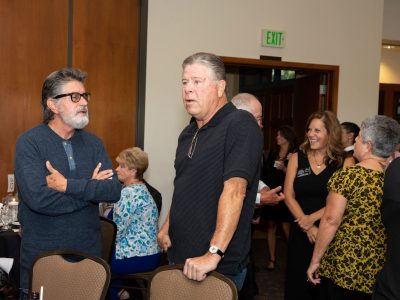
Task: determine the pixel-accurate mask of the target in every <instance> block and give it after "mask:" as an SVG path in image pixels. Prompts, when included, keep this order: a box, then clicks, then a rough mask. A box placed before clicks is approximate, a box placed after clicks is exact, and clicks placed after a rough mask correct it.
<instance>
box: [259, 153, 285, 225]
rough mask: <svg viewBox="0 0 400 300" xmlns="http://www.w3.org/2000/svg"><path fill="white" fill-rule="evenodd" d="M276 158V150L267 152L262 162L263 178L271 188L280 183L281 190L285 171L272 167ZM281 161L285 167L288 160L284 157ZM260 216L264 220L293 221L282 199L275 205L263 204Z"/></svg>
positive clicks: (277, 156)
mask: <svg viewBox="0 0 400 300" xmlns="http://www.w3.org/2000/svg"><path fill="white" fill-rule="evenodd" d="M278 159H279V152H278V151H274V150H272V151H270V152H269V154H268V157H267V160H266V161H265V162H264V164H263V179H264V182H265V183H266V184H267V185H268V186H269V187H270V188H271V189H273V188H276V187H277V186H279V185H280V186H282V191H283V185H284V183H285V175H286V173H285V172H283V171H282V170H278V169H277V168H275V167H274V163H275V161H276V160H278ZM283 162H284V164H285V167H287V164H288V160H287V159H285V160H284V161H283ZM262 218H263V219H265V220H274V221H280V222H287V223H290V222H292V221H293V217H292V214H291V213H290V211H289V209H288V208H287V206H286V204H285V202H284V201H281V202H279V203H278V204H277V205H265V206H264V207H263V208H262Z"/></svg>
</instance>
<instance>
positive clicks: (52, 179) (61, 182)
mask: <svg viewBox="0 0 400 300" xmlns="http://www.w3.org/2000/svg"><path fill="white" fill-rule="evenodd" d="M46 167H47V170H49V172H50V175H47V176H46V181H47V187H48V188H50V189H53V190H56V191H58V192H61V193H65V191H66V190H67V179H66V178H65V177H64V176H63V175H62V174H61V173H60V172H58V171H57V170H56V169H54V168H53V166H52V165H51V163H50V162H49V161H46Z"/></svg>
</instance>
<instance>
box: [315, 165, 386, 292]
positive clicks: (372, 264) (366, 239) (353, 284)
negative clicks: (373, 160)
mask: <svg viewBox="0 0 400 300" xmlns="http://www.w3.org/2000/svg"><path fill="white" fill-rule="evenodd" d="M383 179H384V174H383V172H379V171H374V170H370V169H366V168H363V167H361V166H357V165H356V166H351V167H348V168H343V169H341V170H338V171H336V172H335V173H334V174H333V175H332V177H331V179H330V180H329V182H328V190H330V191H333V192H336V193H338V194H340V195H342V196H343V197H345V198H346V199H347V205H346V209H345V212H344V214H343V218H342V222H341V224H340V226H339V228H338V230H337V232H336V235H335V237H334V239H333V240H332V242H331V243H330V245H329V247H328V249H327V251H326V253H325V255H324V256H323V258H322V262H321V267H320V274H321V275H322V276H324V277H327V278H330V279H331V280H332V281H333V282H334V283H335V284H337V285H339V286H341V287H343V288H345V289H349V290H353V291H360V292H364V293H372V288H373V286H374V284H375V277H376V274H377V273H378V271H379V270H380V269H381V268H382V266H383V263H384V258H385V252H386V232H385V228H384V226H383V224H382V221H381V213H380V206H381V202H382V197H383Z"/></svg>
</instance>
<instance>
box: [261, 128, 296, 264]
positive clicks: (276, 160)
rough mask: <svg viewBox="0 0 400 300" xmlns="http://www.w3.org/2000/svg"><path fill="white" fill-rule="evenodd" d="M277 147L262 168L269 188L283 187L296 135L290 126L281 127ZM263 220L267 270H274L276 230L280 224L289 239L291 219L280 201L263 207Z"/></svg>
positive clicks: (284, 205)
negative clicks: (266, 246) (267, 256)
mask: <svg viewBox="0 0 400 300" xmlns="http://www.w3.org/2000/svg"><path fill="white" fill-rule="evenodd" d="M276 145H277V147H276V148H275V149H273V150H271V151H270V152H269V154H268V158H267V160H266V161H265V163H264V167H263V178H264V180H265V183H266V184H267V185H268V186H269V187H270V188H275V187H277V186H281V187H283V185H284V183H285V174H286V167H287V164H288V161H289V157H290V155H291V154H292V153H293V152H294V151H295V147H296V133H295V132H294V130H293V128H292V127H290V126H286V125H285V126H281V127H280V128H279V129H278V133H277V135H276ZM263 219H265V220H266V221H267V243H268V253H269V260H268V262H267V270H271V271H272V270H274V269H275V246H276V228H277V225H278V223H281V224H282V230H283V233H284V234H285V237H286V239H288V237H289V228H290V222H292V221H293V217H292V215H291V214H290V212H289V210H288V208H287V206H286V204H285V203H284V202H283V201H281V202H279V203H278V204H277V205H273V206H271V205H266V206H264V207H263Z"/></svg>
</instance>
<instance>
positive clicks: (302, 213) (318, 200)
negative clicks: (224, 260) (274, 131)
mask: <svg viewBox="0 0 400 300" xmlns="http://www.w3.org/2000/svg"><path fill="white" fill-rule="evenodd" d="M342 163H343V146H342V143H341V129H340V124H339V121H338V120H337V118H336V116H335V115H334V114H333V113H332V112H330V111H324V112H316V113H313V114H312V115H311V116H310V117H309V118H308V120H307V124H306V135H305V141H304V143H303V144H302V145H301V146H300V150H299V151H298V152H297V153H295V154H293V155H292V156H291V158H290V159H289V164H288V167H287V171H286V179H285V203H286V205H287V206H288V208H289V210H290V212H291V213H292V215H293V217H294V219H295V221H294V223H292V225H291V227H290V234H289V241H288V254H287V269H286V283H285V299H286V300H293V299H295V300H298V299H307V300H313V299H318V298H319V296H320V295H319V294H320V289H321V287H320V286H314V285H312V284H311V283H309V282H307V281H306V272H307V268H308V265H309V263H310V260H311V256H312V252H313V249H314V243H315V240H316V236H317V233H318V224H319V219H320V218H321V217H322V215H323V212H324V209H325V201H326V196H327V194H328V191H327V183H328V180H329V178H330V177H331V176H332V174H333V173H334V172H335V171H336V170H337V169H338V168H340V167H341V165H342Z"/></svg>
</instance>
